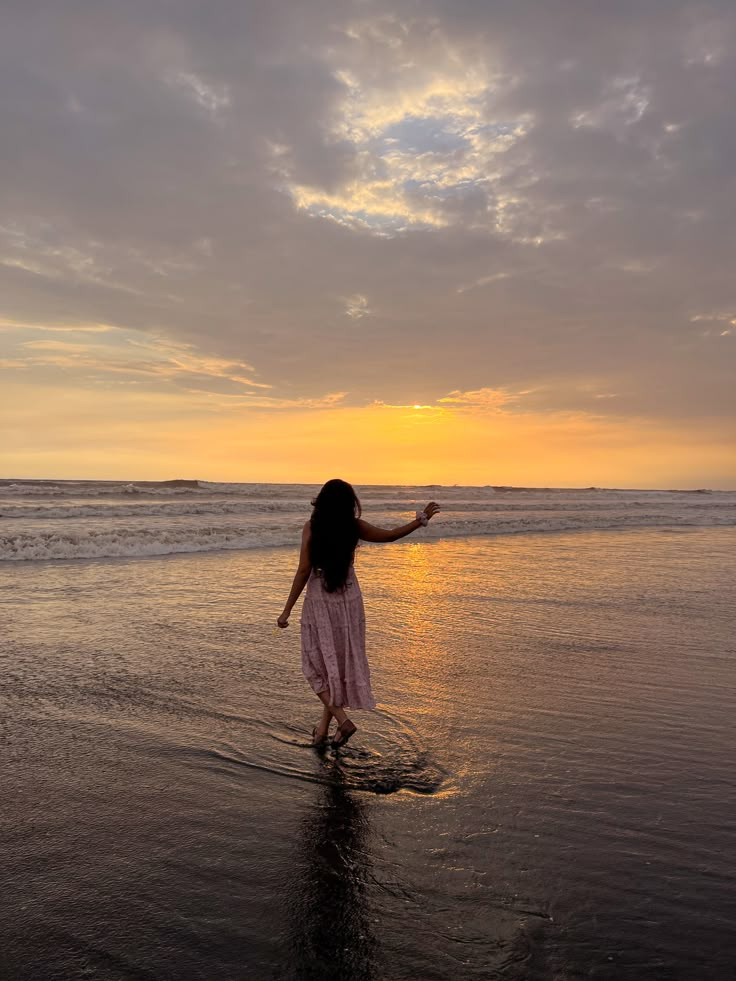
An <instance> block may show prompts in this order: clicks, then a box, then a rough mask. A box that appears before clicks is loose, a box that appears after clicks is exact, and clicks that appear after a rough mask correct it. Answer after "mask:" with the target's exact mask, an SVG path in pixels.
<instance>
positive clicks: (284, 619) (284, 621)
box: [276, 613, 289, 630]
mask: <svg viewBox="0 0 736 981" xmlns="http://www.w3.org/2000/svg"><path fill="white" fill-rule="evenodd" d="M276 623H277V625H278V626H279V627H281V629H282V630H283V629H284V628H285V627H288V626H289V614H288V613H282V614H281V616H280V617H279V618H278V620H277V621H276Z"/></svg>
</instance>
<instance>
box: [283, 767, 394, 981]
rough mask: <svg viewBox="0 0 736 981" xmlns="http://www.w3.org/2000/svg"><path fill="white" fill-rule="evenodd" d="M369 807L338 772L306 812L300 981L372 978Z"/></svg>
mask: <svg viewBox="0 0 736 981" xmlns="http://www.w3.org/2000/svg"><path fill="white" fill-rule="evenodd" d="M369 812H370V807H369V806H368V805H366V804H364V803H362V802H360V801H359V800H358V799H357V798H356V797H354V796H353V795H352V794H350V793H348V792H347V791H346V790H345V789H344V788H343V787H342V785H341V783H340V774H339V771H337V772H335V773H333V774H332V777H331V779H330V780H329V781H328V783H327V785H326V786H325V787H324V788H323V790H322V793H321V794H320V795H319V797H318V798H317V799H316V800H315V801H314V805H313V806H312V808H311V809H310V811H309V813H308V814H307V815H306V817H305V819H304V821H303V823H302V828H301V834H300V835H298V837H297V840H298V842H299V855H298V860H297V862H296V863H295V868H294V876H293V878H292V880H291V882H290V886H289V907H290V910H291V924H292V925H291V930H290V933H291V945H290V955H291V963H292V964H293V965H294V966H295V968H296V971H295V975H296V978H298V979H299V981H328V979H330V978H334V979H336V981H337V979H340V981H371V979H372V978H374V977H375V976H376V959H377V956H378V945H377V942H376V938H375V936H374V933H373V928H372V924H371V918H370V916H369V895H368V883H369V879H370V878H371V871H370V864H371V863H370V847H369V845H370V841H369V839H370V825H369Z"/></svg>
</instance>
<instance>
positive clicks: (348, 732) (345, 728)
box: [331, 719, 358, 749]
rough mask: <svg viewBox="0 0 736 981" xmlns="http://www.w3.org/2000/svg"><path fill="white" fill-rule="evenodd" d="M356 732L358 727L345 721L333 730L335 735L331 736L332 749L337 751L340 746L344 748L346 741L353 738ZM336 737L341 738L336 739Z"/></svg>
mask: <svg viewBox="0 0 736 981" xmlns="http://www.w3.org/2000/svg"><path fill="white" fill-rule="evenodd" d="M357 731H358V727H357V726H356V725H354V724H353V723H352V722H351V721H350V719H345V721H344V722H343V724H342V725H341V726H338V727H337V729H336V730H335V735H334V736H333V739H332V744H331V745H332V748H333V749H337V748H338V747H340V746H344V745H345V743H346V742H347V741H348V739H350V737H351V736H354V735H355V733H356V732H357ZM338 736H340V737H341V738H340V739H338V738H337V737H338Z"/></svg>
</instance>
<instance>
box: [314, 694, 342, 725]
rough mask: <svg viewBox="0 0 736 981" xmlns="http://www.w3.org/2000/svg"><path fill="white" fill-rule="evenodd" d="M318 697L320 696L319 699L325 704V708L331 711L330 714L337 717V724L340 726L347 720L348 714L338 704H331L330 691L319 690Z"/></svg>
mask: <svg viewBox="0 0 736 981" xmlns="http://www.w3.org/2000/svg"><path fill="white" fill-rule="evenodd" d="M317 698H319V700H320V701H321V702H322V704H323V705H324V707H325V709H326V710H327V711H328V712H329V714H330V715H334V716H335V718H336V719H337V724H338V725H339V726H341V725H342V724H343V722H346V721H347V718H348V717H347V715H346V714H345V712H344V711H343V710H342V709H341V708H340V707H339V706H338V705H330V693H329V692H328V691H321V692H318V694H317ZM323 718H324V713H323Z"/></svg>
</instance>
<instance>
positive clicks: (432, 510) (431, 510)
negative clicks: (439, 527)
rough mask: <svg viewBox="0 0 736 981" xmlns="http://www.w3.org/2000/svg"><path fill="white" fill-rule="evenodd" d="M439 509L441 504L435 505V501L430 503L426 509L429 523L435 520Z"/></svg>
mask: <svg viewBox="0 0 736 981" xmlns="http://www.w3.org/2000/svg"><path fill="white" fill-rule="evenodd" d="M439 509H440V506H439V504H435V502H434V501H430V502H429V504H428V505H427V506H426V508H425V509H424V513H425V514H426V515H427V521H429V519H430V518H433V517H434V516H435V515H436V514H437V512H438V511H439Z"/></svg>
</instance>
